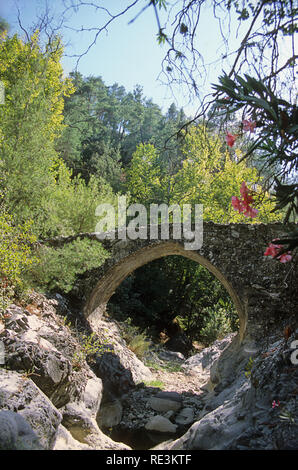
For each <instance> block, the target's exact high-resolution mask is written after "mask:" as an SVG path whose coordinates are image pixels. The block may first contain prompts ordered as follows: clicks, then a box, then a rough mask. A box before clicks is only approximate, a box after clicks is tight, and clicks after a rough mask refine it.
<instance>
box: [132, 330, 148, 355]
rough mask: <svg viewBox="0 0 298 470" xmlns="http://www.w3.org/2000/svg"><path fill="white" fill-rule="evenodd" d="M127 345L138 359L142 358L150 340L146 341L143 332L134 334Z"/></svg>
mask: <svg viewBox="0 0 298 470" xmlns="http://www.w3.org/2000/svg"><path fill="white" fill-rule="evenodd" d="M127 346H128V348H129V349H130V350H131V351H132V352H133V353H134V354H135V355H136V356H137V357H138V358H139V359H143V358H144V354H145V353H146V351H148V349H149V346H150V342H149V341H147V338H146V336H145V334H144V333H142V334H139V335H137V336H135V337H134V338H133V339H132V340H131V341H130V343H128V345H127Z"/></svg>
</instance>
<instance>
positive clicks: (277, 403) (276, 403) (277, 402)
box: [272, 400, 280, 408]
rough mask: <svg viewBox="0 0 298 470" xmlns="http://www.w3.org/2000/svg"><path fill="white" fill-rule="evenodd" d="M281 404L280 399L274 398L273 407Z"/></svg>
mask: <svg viewBox="0 0 298 470" xmlns="http://www.w3.org/2000/svg"><path fill="white" fill-rule="evenodd" d="M279 405H280V401H279V400H277V401H275V400H273V402H272V408H275V407H277V406H279Z"/></svg>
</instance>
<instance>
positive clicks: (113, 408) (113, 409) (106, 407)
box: [97, 400, 123, 428]
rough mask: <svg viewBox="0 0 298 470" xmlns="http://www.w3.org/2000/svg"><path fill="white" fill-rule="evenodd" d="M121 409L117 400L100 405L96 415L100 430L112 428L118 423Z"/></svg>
mask: <svg viewBox="0 0 298 470" xmlns="http://www.w3.org/2000/svg"><path fill="white" fill-rule="evenodd" d="M122 413H123V407H122V405H121V402H120V401H119V400H114V401H112V402H107V403H104V404H101V407H100V410H99V413H98V415H97V423H98V425H99V427H100V428H112V427H113V426H116V425H117V424H119V423H120V421H121V418H122Z"/></svg>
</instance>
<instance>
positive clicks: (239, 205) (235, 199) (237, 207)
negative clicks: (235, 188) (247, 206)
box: [232, 196, 244, 214]
mask: <svg viewBox="0 0 298 470" xmlns="http://www.w3.org/2000/svg"><path fill="white" fill-rule="evenodd" d="M232 206H233V207H234V209H235V211H238V212H240V214H241V212H243V210H244V207H243V204H242V202H241V201H240V199H238V197H237V196H232Z"/></svg>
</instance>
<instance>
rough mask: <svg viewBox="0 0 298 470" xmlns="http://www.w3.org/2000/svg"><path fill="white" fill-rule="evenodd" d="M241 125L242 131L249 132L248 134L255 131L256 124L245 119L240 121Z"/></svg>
mask: <svg viewBox="0 0 298 470" xmlns="http://www.w3.org/2000/svg"><path fill="white" fill-rule="evenodd" d="M242 125H243V130H244V131H249V132H254V131H255V127H256V122H255V121H249V120H247V119H244V120H243V121H242Z"/></svg>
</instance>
